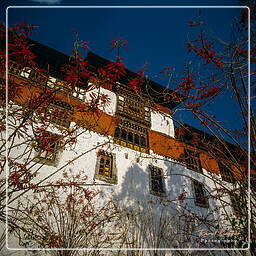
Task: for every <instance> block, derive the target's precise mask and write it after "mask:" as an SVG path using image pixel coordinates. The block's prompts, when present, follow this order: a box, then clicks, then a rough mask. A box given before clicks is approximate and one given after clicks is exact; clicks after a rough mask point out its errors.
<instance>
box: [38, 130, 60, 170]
mask: <svg viewBox="0 0 256 256" xmlns="http://www.w3.org/2000/svg"><path fill="white" fill-rule="evenodd" d="M33 147H34V149H35V152H36V161H39V162H41V163H44V164H48V165H53V166H56V165H57V164H58V154H59V153H60V148H61V139H60V135H58V134H53V133H50V132H48V131H40V132H38V133H36V134H35V142H34V144H33Z"/></svg>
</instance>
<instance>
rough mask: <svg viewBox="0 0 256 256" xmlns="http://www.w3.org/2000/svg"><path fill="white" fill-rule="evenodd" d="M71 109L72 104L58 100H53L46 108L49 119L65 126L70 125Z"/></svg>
mask: <svg viewBox="0 0 256 256" xmlns="http://www.w3.org/2000/svg"><path fill="white" fill-rule="evenodd" d="M72 111H73V107H72V105H70V104H68V103H66V102H63V101H60V100H53V101H52V102H51V103H50V104H49V106H48V108H47V114H48V116H49V119H50V121H51V122H52V123H54V124H57V125H60V126H63V127H66V128H69V126H70V123H71V117H72Z"/></svg>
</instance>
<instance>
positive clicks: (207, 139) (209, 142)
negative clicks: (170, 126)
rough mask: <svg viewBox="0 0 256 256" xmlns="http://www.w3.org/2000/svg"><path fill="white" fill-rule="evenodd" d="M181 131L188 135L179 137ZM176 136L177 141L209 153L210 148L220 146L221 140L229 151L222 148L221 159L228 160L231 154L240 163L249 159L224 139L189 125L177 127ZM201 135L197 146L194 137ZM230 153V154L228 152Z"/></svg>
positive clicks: (241, 150) (237, 147)
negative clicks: (183, 130)
mask: <svg viewBox="0 0 256 256" xmlns="http://www.w3.org/2000/svg"><path fill="white" fill-rule="evenodd" d="M180 129H185V131H186V134H185V135H182V136H179V130H180ZM175 134H176V137H177V139H179V140H181V141H183V142H184V143H186V144H189V145H191V146H195V147H197V148H199V149H202V150H205V151H208V150H209V146H213V145H215V146H217V145H220V144H221V143H220V140H221V141H222V142H223V143H224V144H225V146H226V147H227V149H228V150H227V149H225V148H224V147H223V148H221V151H220V152H221V157H223V158H228V157H229V156H230V154H232V155H233V156H235V157H236V158H237V160H238V161H241V162H242V161H246V159H247V155H246V154H245V153H244V152H245V151H244V150H243V149H242V148H240V147H239V146H237V145H234V144H232V143H230V142H228V141H226V140H224V139H221V138H219V139H218V138H217V137H216V136H214V135H211V134H209V133H207V132H204V131H202V130H199V129H197V128H195V127H193V126H190V125H188V124H183V125H181V126H176V127H175ZM197 135H199V137H198V139H199V144H198V145H195V143H194V142H193V137H194V136H197ZM228 151H229V152H228Z"/></svg>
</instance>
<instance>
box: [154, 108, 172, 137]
mask: <svg viewBox="0 0 256 256" xmlns="http://www.w3.org/2000/svg"><path fill="white" fill-rule="evenodd" d="M151 129H152V130H153V131H157V132H161V133H163V134H166V135H168V136H170V137H173V138H174V125H173V120H172V118H171V116H170V115H168V114H166V113H161V112H159V111H151Z"/></svg>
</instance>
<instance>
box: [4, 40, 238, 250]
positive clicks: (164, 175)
mask: <svg viewBox="0 0 256 256" xmlns="http://www.w3.org/2000/svg"><path fill="white" fill-rule="evenodd" d="M34 51H35V53H36V54H37V55H38V60H39V64H40V65H41V66H42V67H46V65H48V67H50V68H49V74H47V75H45V77H47V79H46V80H45V79H42V80H41V81H39V78H38V74H39V73H36V71H35V70H34V69H33V68H31V67H21V66H19V65H18V64H16V63H11V64H10V67H9V75H10V76H12V77H15V79H16V80H15V81H16V82H17V83H22V84H23V87H22V89H21V95H22V97H20V98H19V97H16V98H15V100H14V102H15V101H16V102H15V103H19V104H23V105H22V106H23V107H24V106H26V102H27V99H29V101H30V100H31V97H34V96H33V93H35V90H37V89H36V88H39V89H40V90H41V92H42V90H44V88H47V90H56V92H55V94H54V97H55V99H54V100H52V101H51V102H50V104H49V105H48V106H47V117H49V120H50V124H49V126H46V127H44V126H43V125H42V123H38V125H35V123H34V124H33V125H32V126H28V127H27V129H28V131H27V134H31V138H29V139H28V138H26V139H28V140H27V141H28V142H27V143H25V144H23V143H22V141H23V140H24V138H22V137H20V138H18V137H16V138H15V142H14V144H15V146H14V145H11V147H10V149H11V150H10V157H11V158H15V156H16V157H17V158H15V161H18V162H19V163H24V162H26V166H27V168H28V169H30V170H35V171H36V173H37V175H36V176H35V177H34V178H32V180H33V183H34V184H36V182H37V181H42V180H43V179H44V178H45V177H48V176H49V175H50V176H51V177H50V178H51V179H52V180H58V179H59V178H60V177H61V176H62V174H63V171H64V172H66V171H67V170H71V172H72V173H73V174H75V173H79V172H81V173H83V175H86V176H87V180H86V184H90V185H91V186H93V187H94V188H96V189H97V190H99V191H100V193H101V197H100V198H101V199H100V200H102V202H104V200H105V201H106V199H109V198H113V200H114V201H115V202H116V203H117V205H118V206H119V207H121V208H123V209H125V210H127V211H133V210H134V211H135V210H136V211H141V213H143V212H147V211H148V209H149V208H148V207H149V205H150V207H151V206H152V205H155V207H156V208H157V211H159V212H160V211H161V209H165V211H166V212H167V213H168V214H172V215H174V216H176V219H175V221H177V220H179V221H180V223H178V224H177V228H179V229H180V230H178V231H179V232H178V233H179V236H178V237H177V241H175V242H174V243H173V245H175V246H176V247H183V248H184V247H185V248H186V247H189V246H192V247H193V246H194V245H195V243H194V242H191V239H190V238H189V237H190V236H195V237H196V238H197V240H196V244H197V245H198V247H200V246H201V247H212V246H213V245H212V242H211V241H207V239H208V238H209V237H210V238H213V237H216V234H214V235H211V232H212V233H214V232H215V231H216V230H217V228H216V226H217V223H218V221H219V220H220V218H221V213H222V211H224V209H225V210H227V209H228V210H229V211H230V206H229V205H228V204H226V205H227V209H226V208H225V207H223V202H221V201H219V200H218V198H217V196H216V195H217V192H216V191H219V190H220V188H222V186H223V185H224V186H230V187H232V186H233V180H232V177H233V176H232V174H231V173H230V171H229V170H228V169H227V168H225V167H224V166H223V165H222V168H219V167H221V164H220V163H219V164H218V161H217V160H215V159H213V158H212V156H211V155H210V154H209V153H208V152H206V151H204V150H202V149H200V148H199V147H197V146H193V145H192V146H191V145H189V144H186V143H184V142H182V141H181V140H179V139H178V138H177V136H176V135H175V128H174V122H173V119H172V116H171V115H170V113H171V111H170V109H172V108H174V107H175V106H176V105H178V104H179V102H177V101H175V100H172V101H171V102H170V101H169V102H168V103H167V102H164V98H161V97H160V96H159V95H163V94H164V93H165V94H166V95H169V96H170V95H171V91H167V92H166V88H164V87H163V86H161V85H159V84H157V83H155V82H152V81H148V83H147V85H144V87H143V88H142V93H137V92H135V91H133V90H132V89H130V88H129V87H128V86H127V84H125V83H126V82H127V78H124V77H123V78H122V79H120V81H119V82H117V83H116V84H112V85H108V86H106V85H104V86H95V85H94V84H92V83H91V82H89V85H91V86H90V89H89V90H87V89H86V88H85V87H84V88H83V87H81V88H78V87H76V88H75V90H70V89H67V87H65V82H63V81H64V76H63V74H62V73H61V72H59V70H58V69H59V67H60V66H61V65H62V64H63V63H67V62H68V57H67V56H65V55H64V54H61V53H59V52H57V51H55V50H53V49H50V48H48V47H45V46H43V45H40V44H38V45H36V46H35V47H34ZM87 60H88V62H89V67H90V69H91V70H92V71H97V70H98V68H99V67H102V66H104V65H105V64H106V63H107V60H105V59H103V58H101V57H99V56H97V55H95V54H93V53H89V54H88V56H87ZM132 75H134V73H132V72H131V71H129V70H127V76H132ZM58 88H59V89H58ZM47 92H48V93H49V91H47ZM92 93H94V95H96V97H97V95H102V94H104V95H107V96H108V98H109V99H110V103H109V104H108V105H107V106H105V107H102V106H99V111H98V112H97V113H96V114H95V113H93V112H92V111H91V112H90V111H88V110H86V111H80V110H78V106H79V105H80V104H84V102H86V101H88V99H89V98H90V97H91V96H92V95H93V94H92ZM30 96H31V97H30ZM36 97H37V96H36ZM26 98H27V99H26ZM35 119H36V117H35ZM9 121H10V125H9V128H10V131H9V135H10V134H11V131H12V129H14V128H13V127H12V124H13V120H9ZM20 123H22V118H21V119H20V120H18V122H17V123H16V125H18V124H20ZM77 124H79V126H80V128H78V126H77ZM38 127H41V130H40V131H41V132H42V131H43V129H45V131H44V134H43V137H41V139H39V140H37V141H34V142H33V138H32V137H33V135H35V134H36V131H37V132H38V131H39V130H38V129H36V128H38ZM42 128H43V129H42ZM72 129H76V131H75V133H74V134H76V136H75V137H76V140H77V142H76V143H75V144H73V146H72V147H67V146H66V147H65V148H64V149H59V147H58V146H59V145H60V141H59V139H58V138H61V137H58V136H62V135H63V134H66V133H67V131H72ZM63 131H65V132H66V133H65V132H64V133H63ZM54 134H56V138H57V139H55V142H53V143H51V145H50V149H49V150H45V149H42V148H40V145H42V140H43V139H45V138H47V136H49V138H50V137H51V136H53V135H54ZM9 145H10V144H9ZM28 145H30V148H29V147H28ZM10 172H11V173H12V170H11V169H10ZM47 181H49V178H48V179H47V180H46V181H44V182H43V183H40V185H42V184H45V182H47ZM227 202H230V200H229V198H228V196H227ZM99 204H100V201H99ZM189 216H190V218H189ZM181 223H182V224H181ZM207 223H208V224H209V225H208V226H207ZM207 232H208V236H207V235H205V234H206V233H207ZM198 239H199V240H198ZM200 239H201V241H200ZM217 240H218V239H217ZM217 240H216V241H215V246H216V247H222V244H219V245H218V241H217ZM200 243H201V244H200ZM204 243H205V246H204V245H203V244H204ZM216 243H217V245H216ZM160 245H161V246H162V247H168V244H164V243H162V244H161V243H160ZM12 246H13V247H14V248H15V247H16V245H12V243H10V247H12ZM161 246H160V247H161Z"/></svg>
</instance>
